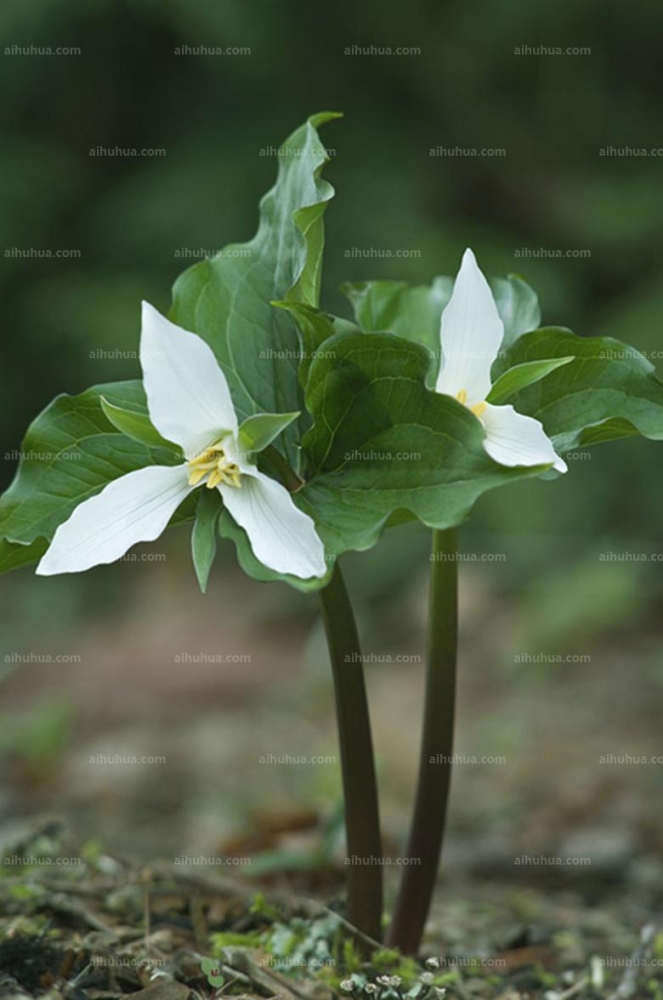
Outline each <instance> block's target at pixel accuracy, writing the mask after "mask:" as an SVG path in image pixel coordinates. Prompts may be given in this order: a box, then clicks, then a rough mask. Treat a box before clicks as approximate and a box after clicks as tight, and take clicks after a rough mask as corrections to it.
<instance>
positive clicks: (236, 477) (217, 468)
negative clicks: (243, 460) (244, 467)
mask: <svg viewBox="0 0 663 1000" xmlns="http://www.w3.org/2000/svg"><path fill="white" fill-rule="evenodd" d="M205 479H206V482H205V486H206V487H207V489H208V490H213V489H214V487H215V486H219V485H220V484H221V483H223V484H224V485H225V486H235V487H236V488H237V489H239V488H240V486H241V485H242V482H241V473H240V471H239V467H238V466H237V465H236V464H235V463H234V462H231V461H230V460H229V459H228V457H227V456H226V453H225V451H224V450H223V448H222V447H221V445H220V444H213V445H212V446H211V447H210V448H206V449H205V451H203V452H201V453H200V455H196V457H195V458H192V459H191V461H190V462H189V486H197V485H198V483H201V482H202V481H203V480H205Z"/></svg>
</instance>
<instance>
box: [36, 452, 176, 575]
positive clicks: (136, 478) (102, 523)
mask: <svg viewBox="0 0 663 1000" xmlns="http://www.w3.org/2000/svg"><path fill="white" fill-rule="evenodd" d="M192 489H193V487H191V486H189V482H188V476H187V468H186V466H185V465H176V466H173V467H167V466H162V465H152V466H148V467H147V468H146V469H137V470H136V471H135V472H129V473H127V475H126V476H120V478H119V479H114V480H113V482H112V483H109V484H108V486H105V487H104V489H103V490H102V491H101V493H97V495H96V496H94V497H91V498H90V499H89V500H85V501H84V503H81V504H79V505H78V507H76V509H75V510H74V512H73V514H72V515H71V517H70V518H69V520H68V521H65V522H64V524H61V525H60V527H59V528H58V530H57V531H56V532H55V535H54V537H53V541H52V542H51V544H50V547H49V549H48V551H47V552H46V554H45V555H44V557H43V558H42V560H41V562H40V563H39V565H38V567H37V573H38V575H39V576H54V575H55V574H56V573H80V572H82V571H83V570H86V569H90V568H91V567H92V566H98V565H99V564H100V563H111V562H115V560H116V559H119V558H120V556H123V555H124V553H125V552H126V551H127V550H128V549H130V548H131V546H132V545H135V544H136V542H152V541H154V539H155V538H158V537H159V535H160V534H161V532H162V531H163V530H164V528H165V527H166V525H167V524H168V522H169V520H170V518H171V516H172V515H173V514H174V513H175V511H176V510H177V508H178V507H179V505H180V503H181V502H182V500H184V498H185V497H186V496H187V495H188V494H189V493H190V492H191V490H192Z"/></svg>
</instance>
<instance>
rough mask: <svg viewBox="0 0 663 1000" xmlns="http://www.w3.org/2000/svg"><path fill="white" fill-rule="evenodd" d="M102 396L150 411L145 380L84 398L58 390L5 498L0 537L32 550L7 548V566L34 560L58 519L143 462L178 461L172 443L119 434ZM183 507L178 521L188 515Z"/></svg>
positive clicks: (0, 506)
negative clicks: (166, 444)
mask: <svg viewBox="0 0 663 1000" xmlns="http://www.w3.org/2000/svg"><path fill="white" fill-rule="evenodd" d="M102 396H103V397H104V398H105V399H106V400H107V401H108V402H109V403H110V404H111V405H112V406H115V407H120V408H122V409H126V410H131V411H133V412H140V411H141V409H142V410H143V411H144V412H147V411H146V406H145V396H144V392H143V388H142V384H141V383H140V382H116V383H111V384H108V385H100V386H96V387H94V388H92V389H88V390H87V391H86V392H84V393H82V394H81V395H80V396H66V395H63V396H58V397H57V398H56V399H54V400H53V402H52V403H51V404H50V405H49V406H48V407H46V409H45V410H44V411H43V412H42V413H41V414H40V415H39V416H38V417H37V419H36V420H35V421H34V422H33V423H32V424H31V425H30V427H29V429H28V432H27V435H26V437H25V440H24V442H23V448H22V453H23V457H22V459H21V461H20V464H19V468H18V472H17V474H16V476H15V478H14V481H13V482H12V484H11V486H10V487H9V489H8V490H7V491H6V492H5V493H4V494H3V495H2V497H0V537H2V538H4V539H5V541H6V542H8V543H18V544H19V545H21V546H27V548H26V549H24V551H23V552H21V551H19V550H18V549H13V548H12V549H10V550H9V551H8V552H7V554H6V559H7V563H8V565H6V567H5V568H13V566H16V565H20V564H21V562H23V563H25V562H27V561H30V562H32V561H34V560H36V559H37V558H38V557H39V555H41V550H42V549H43V547H44V540H50V539H51V538H52V537H53V534H54V533H55V530H56V528H57V527H58V525H60V524H61V523H62V522H63V521H66V520H67V518H68V517H69V515H70V514H71V512H72V511H73V509H74V508H75V507H76V506H77V505H78V504H79V503H82V502H83V501H84V500H87V499H88V498H89V497H91V496H93V495H94V494H95V493H97V492H98V491H99V490H100V489H101V488H102V487H104V486H105V485H106V484H107V483H109V482H111V480H113V479H116V478H117V477H118V476H122V475H124V474H125V473H127V472H131V471H133V470H134V469H140V468H142V467H143V466H145V465H174V464H177V462H178V461H180V460H181V459H178V456H177V454H176V452H175V451H174V450H173V449H172V448H162V447H151V446H148V445H144V444H140V443H139V442H137V441H133V440H132V439H131V438H128V437H126V435H124V434H121V433H120V432H119V431H118V430H117V429H116V428H115V427H114V426H113V425H112V423H111V422H110V421H109V420H108V418H107V416H106V415H105V414H104V411H103V409H102V406H101V397H102ZM185 506H186V505H183V506H182V508H180V512H179V517H178V515H176V517H178V519H181V518H182V517H184V516H186V512H185ZM33 543H34V544H33ZM21 557H24V558H21ZM17 560H18V561H17Z"/></svg>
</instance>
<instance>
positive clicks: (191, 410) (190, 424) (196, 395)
mask: <svg viewBox="0 0 663 1000" xmlns="http://www.w3.org/2000/svg"><path fill="white" fill-rule="evenodd" d="M140 363H141V365H142V367H143V381H144V384H145V392H146V393H147V405H148V408H149V411H150V418H151V420H152V423H153V424H154V426H155V427H156V429H157V430H158V431H159V433H160V434H161V435H162V437H165V438H166V439H167V440H168V441H174V442H175V444H178V445H179V446H180V447H181V448H182V449H183V451H184V454H185V456H186V458H189V459H190V458H195V456H196V455H198V454H200V452H201V451H204V449H205V448H207V447H209V445H211V444H214V442H215V441H217V440H218V438H219V437H220V435H221V434H222V433H223V431H226V432H228V431H231V432H232V433H233V434H235V433H237V415H236V414H235V408H234V406H233V402H232V398H231V395H230V389H229V388H228V381H227V379H226V376H225V375H224V373H223V372H222V371H221V368H220V367H219V363H218V361H217V360H216V357H215V355H214V351H213V350H212V348H211V347H210V346H209V344H207V343H205V341H204V340H203V339H202V338H201V337H199V336H197V334H195V333H189V332H188V331H187V330H183V329H182V328H181V327H179V326H176V325H175V324H174V323H171V322H170V320H167V319H166V318H165V317H164V316H162V315H161V313H159V312H157V310H156V309H155V308H154V307H153V306H151V305H150V304H149V302H143V322H142V329H141V338H140Z"/></svg>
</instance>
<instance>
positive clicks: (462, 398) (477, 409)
mask: <svg viewBox="0 0 663 1000" xmlns="http://www.w3.org/2000/svg"><path fill="white" fill-rule="evenodd" d="M456 399H457V400H458V402H459V403H462V404H463V406H467V389H461V390H460V392H457V393H456ZM487 406H488V403H475V404H474V406H470V407H468V409H469V410H471V411H472V413H473V414H474V416H475V417H479V418H481V414H482V413H483V412H484V410H485V409H486V407H487Z"/></svg>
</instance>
